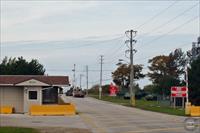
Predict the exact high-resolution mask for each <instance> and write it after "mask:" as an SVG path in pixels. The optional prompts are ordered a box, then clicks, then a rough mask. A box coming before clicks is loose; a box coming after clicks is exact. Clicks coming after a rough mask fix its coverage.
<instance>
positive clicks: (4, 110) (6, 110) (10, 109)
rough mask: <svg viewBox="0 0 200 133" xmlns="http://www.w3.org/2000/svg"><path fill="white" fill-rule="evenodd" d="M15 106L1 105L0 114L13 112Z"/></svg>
mask: <svg viewBox="0 0 200 133" xmlns="http://www.w3.org/2000/svg"><path fill="white" fill-rule="evenodd" d="M12 113H13V107H11V106H2V107H0V114H12Z"/></svg>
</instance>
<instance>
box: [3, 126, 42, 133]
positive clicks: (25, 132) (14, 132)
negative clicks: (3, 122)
mask: <svg viewBox="0 0 200 133" xmlns="http://www.w3.org/2000/svg"><path fill="white" fill-rule="evenodd" d="M0 133H39V132H38V131H37V130H36V129H32V128H21V127H0Z"/></svg>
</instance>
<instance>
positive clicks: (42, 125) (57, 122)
mask: <svg viewBox="0 0 200 133" xmlns="http://www.w3.org/2000/svg"><path fill="white" fill-rule="evenodd" d="M0 126H13V127H31V128H36V129H39V130H40V131H41V132H42V133H91V131H90V130H89V129H88V128H87V126H86V125H85V124H84V122H83V121H82V119H81V118H80V117H79V116H78V115H76V116H29V115H23V114H9V115H6V114H0Z"/></svg>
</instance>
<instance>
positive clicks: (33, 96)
mask: <svg viewBox="0 0 200 133" xmlns="http://www.w3.org/2000/svg"><path fill="white" fill-rule="evenodd" d="M28 97H29V100H37V91H29V92H28Z"/></svg>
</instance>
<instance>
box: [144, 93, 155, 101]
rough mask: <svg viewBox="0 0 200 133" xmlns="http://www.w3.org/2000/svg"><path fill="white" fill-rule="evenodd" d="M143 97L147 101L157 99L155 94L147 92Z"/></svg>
mask: <svg viewBox="0 0 200 133" xmlns="http://www.w3.org/2000/svg"><path fill="white" fill-rule="evenodd" d="M145 99H146V100H147V101H156V100H157V96H155V95H152V94H149V95H146V96H145Z"/></svg>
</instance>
